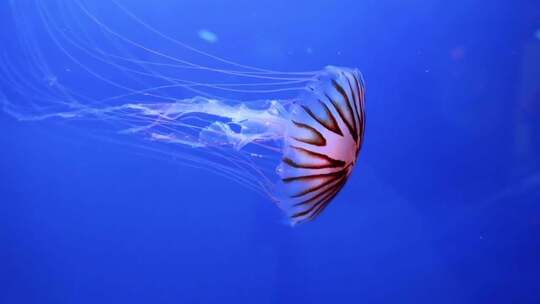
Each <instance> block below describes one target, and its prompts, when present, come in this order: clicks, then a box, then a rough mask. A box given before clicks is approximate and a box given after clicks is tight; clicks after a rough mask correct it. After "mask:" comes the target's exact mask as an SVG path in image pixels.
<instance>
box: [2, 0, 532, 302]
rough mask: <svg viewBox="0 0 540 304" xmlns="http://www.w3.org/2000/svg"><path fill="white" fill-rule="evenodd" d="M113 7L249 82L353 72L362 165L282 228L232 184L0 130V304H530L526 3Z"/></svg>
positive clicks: (238, 1)
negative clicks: (304, 218) (258, 75)
mask: <svg viewBox="0 0 540 304" xmlns="http://www.w3.org/2000/svg"><path fill="white" fill-rule="evenodd" d="M16 1H17V0H15V2H16ZM20 1H21V2H29V3H30V2H32V1H23V0H20ZM11 2H12V1H3V2H2V3H1V4H0V54H2V55H4V54H5V53H7V52H4V51H5V49H4V50H3V46H4V47H5V48H6V49H7V46H8V45H9V44H10V42H11V41H12V40H13V39H14V37H17V36H18V35H22V33H20V32H18V30H17V28H16V27H15V26H14V23H13V19H14V18H15V19H16V18H19V17H21V16H22V15H20V14H21V11H18V12H17V13H14V12H13V11H12V10H11V9H10V3H11ZM83 2H85V3H87V4H88V5H89V6H92V7H94V8H97V9H96V10H95V11H96V12H99V16H100V17H101V18H104V19H105V20H109V21H110V22H112V23H114V24H115V25H116V26H118V27H120V28H121V29H122V33H124V34H126V35H129V34H137V33H136V31H139V30H140V29H139V28H137V27H135V26H133V24H132V23H130V21H129V20H127V19H125V18H124V19H123V18H121V15H122V12H119V11H118V10H114V9H112V8H111V7H112V6H108V5H106V3H107V1H98V0H95V1H90V0H86V1H83ZM118 2H121V3H122V4H123V5H124V6H125V7H127V8H129V10H130V11H132V12H133V13H134V14H136V15H137V16H138V17H140V18H141V19H143V20H145V21H146V22H148V23H149V24H152V25H153V26H155V27H156V28H158V29H160V30H161V31H163V32H166V33H167V34H170V35H174V37H176V38H178V39H179V40H181V41H182V42H184V43H187V44H189V45H190V46H193V47H196V48H198V49H201V50H204V51H206V52H209V53H211V54H216V55H219V56H222V57H226V58H228V59H231V60H234V61H236V62H241V63H243V64H249V65H253V66H260V67H265V68H270V69H276V70H284V71H305V70H309V71H312V70H318V69H322V68H323V67H324V66H326V65H330V64H331V65H337V66H348V67H357V68H359V69H360V70H361V71H362V73H363V75H364V78H365V81H366V88H367V89H366V92H367V93H366V94H367V99H366V103H367V127H366V138H365V143H364V147H363V150H362V152H361V155H360V160H359V163H358V164H357V166H356V168H355V170H354V172H353V175H352V177H351V178H350V180H349V181H348V183H347V185H346V186H345V187H344V189H343V190H342V191H341V193H340V194H339V195H338V196H337V198H336V199H335V200H334V201H333V202H332V204H331V205H330V206H329V207H328V208H327V210H326V211H325V212H324V214H322V216H321V217H320V218H319V219H317V220H316V221H314V222H311V223H306V224H302V225H299V226H296V227H290V226H288V225H286V224H284V222H285V221H284V219H283V215H282V214H281V213H280V211H279V210H278V209H277V208H276V207H275V206H273V204H272V203H271V202H270V201H269V200H268V199H266V198H264V197H261V196H259V195H257V194H255V193H253V192H250V191H249V190H247V189H246V188H244V187H241V186H239V185H238V184H236V183H233V182H231V181H230V180H228V179H225V178H222V177H219V176H215V175H212V174H210V173H208V172H206V171H204V170H197V169H194V168H189V167H184V166H180V165H178V164H175V162H172V161H167V160H164V159H162V158H160V159H158V158H154V157H149V156H147V155H141V153H134V152H133V151H129V149H128V148H126V147H125V146H122V145H116V144H114V143H110V142H106V141H101V140H98V139H96V138H92V137H89V136H86V135H85V134H84V132H82V131H81V129H77V128H72V127H70V126H69V123H68V122H65V123H58V122H56V123H55V122H48V121H43V122H19V121H17V120H15V119H14V118H13V117H11V116H10V115H7V114H5V113H0V148H1V150H0V151H1V152H0V155H1V157H0V280H1V284H0V303H6V304H8V303H229V302H230V303H439V304H442V303H540V283H539V282H540V276H539V274H540V258H539V257H540V236H539V232H540V204H539V203H540V2H538V1H536V0H518V1H502V0H492V1H485V0H471V1H438V0H436V1H427V0H407V1H403V0H354V1H353V0H342V1H330V0H316V1H313V0H312V1H306V0H301V1H284V0H272V1H269V0H259V1H247V0H234V1H223V0H221V1H218V0H205V1H191V0H182V1H172V0H161V1H153V2H149V1H139V0H123V1H118ZM100 5H103V7H101V8H100ZM31 7H32V6H31V5H29V9H31ZM49 13H50V14H52V15H51V16H52V17H53V18H54V16H55V15H54V14H65V13H66V12H61V11H55V10H52V9H51V10H50V11H49ZM33 16H34V17H35V13H32V12H28V14H27V15H26V14H25V18H27V19H26V20H32V18H34V17H33ZM36 24H38V23H37V18H36ZM130 31H133V33H130ZM90 33H91V32H90ZM137 37H138V38H139V39H143V40H140V41H141V43H144V44H152V43H156V41H155V39H156V38H155V35H151V34H141V35H139V36H137ZM39 43H41V44H45V45H44V48H48V45H47V44H46V43H49V44H50V47H51V48H52V47H54V44H53V43H52V42H50V41H49V42H47V41H45V40H44V41H39ZM158 46H159V44H158ZM172 51H174V50H172ZM184 51H185V50H184ZM178 52H179V53H178V56H179V57H180V58H184V59H186V60H197V61H198V62H199V63H202V64H205V62H204V59H205V58H204V57H197V58H190V57H189V56H192V55H193V54H191V55H190V54H189V53H182V51H181V50H178ZM2 58H4V59H5V57H2ZM13 60H14V61H11V62H10V64H11V65H13V66H18V65H20V66H24V63H25V62H24V61H25V59H24V58H20V57H19V58H16V59H13ZM17 60H18V61H17ZM47 64H48V65H51V66H55V64H56V63H55V62H54V61H49V62H47ZM208 64H213V63H211V62H209V63H208ZM105 68H106V67H105ZM102 69H103V68H102ZM111 69H112V68H111ZM102 72H105V73H106V72H107V71H106V70H105V71H103V70H102ZM188 77H189V75H188ZM4 80H5V79H4ZM4 80H3V79H1V78H0V83H2V82H3V81H4ZM72 81H74V82H75V83H78V85H79V86H81V87H84V90H88V91H89V92H99V90H101V89H102V88H101V87H92V86H91V83H86V82H84V81H83V80H81V79H72ZM6 85H7V84H6V83H4V86H6ZM87 86H89V87H87ZM0 87H2V86H0ZM265 98H266V97H265ZM255 99H257V97H256V98H255ZM10 102H11V103H14V104H16V103H17V102H18V101H17V100H10Z"/></svg>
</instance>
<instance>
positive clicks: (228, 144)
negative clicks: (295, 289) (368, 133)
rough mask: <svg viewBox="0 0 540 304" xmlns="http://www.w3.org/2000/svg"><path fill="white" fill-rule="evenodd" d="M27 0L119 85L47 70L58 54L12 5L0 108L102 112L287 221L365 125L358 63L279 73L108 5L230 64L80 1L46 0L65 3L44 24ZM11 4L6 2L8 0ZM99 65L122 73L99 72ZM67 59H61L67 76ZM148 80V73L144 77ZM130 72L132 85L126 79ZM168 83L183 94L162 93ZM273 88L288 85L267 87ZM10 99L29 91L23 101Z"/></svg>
mask: <svg viewBox="0 0 540 304" xmlns="http://www.w3.org/2000/svg"><path fill="white" fill-rule="evenodd" d="M35 3H36V4H37V6H38V9H39V10H40V14H39V16H40V18H41V22H42V23H43V25H44V28H45V29H46V33H47V35H48V36H50V38H51V40H52V41H53V42H54V44H53V45H56V47H57V49H58V51H59V54H60V55H61V56H63V57H65V58H66V59H67V60H68V62H69V63H71V64H72V65H74V66H76V67H78V68H79V70H80V71H82V72H81V73H83V74H85V75H87V76H89V78H90V79H94V80H95V81H96V83H98V84H102V85H104V86H108V87H112V88H114V89H116V90H118V91H120V92H121V93H120V94H115V95H112V96H108V97H106V98H102V99H99V100H96V99H95V98H94V97H92V96H89V95H88V93H87V92H80V91H79V90H77V89H78V87H75V86H73V85H70V83H69V82H66V81H65V80H64V79H63V77H57V76H56V75H55V74H54V73H52V71H53V70H54V68H53V67H51V66H50V65H51V64H52V62H53V61H54V62H56V61H58V60H56V59H57V57H58V56H56V57H54V58H52V59H49V60H50V61H49V60H47V56H46V52H40V48H41V45H38V44H36V43H35V42H34V41H35V40H34V39H32V36H31V35H30V33H31V30H32V28H33V27H35V24H34V23H35V22H31V21H32V20H30V19H28V18H29V17H28V15H27V14H26V12H27V11H26V10H24V13H25V14H21V15H20V16H19V17H20V18H18V19H17V21H19V22H20V23H19V24H18V25H19V27H20V29H22V30H21V31H20V33H21V34H23V36H24V37H21V41H22V44H21V47H20V49H17V54H18V55H23V56H25V58H26V61H25V65H24V66H23V65H22V66H20V67H19V66H15V65H14V64H13V61H10V60H9V58H8V57H6V56H5V55H3V54H0V55H2V56H1V57H0V59H1V60H2V64H1V65H0V75H2V76H3V77H4V79H5V81H4V82H2V83H0V97H2V95H4V97H3V98H0V99H1V101H2V102H3V110H4V113H7V114H10V115H11V116H13V117H15V118H17V119H19V120H25V121H42V120H60V121H66V120H69V121H74V122H78V121H83V122H86V121H97V122H103V123H104V124H103V126H102V128H106V129H111V130H114V131H116V133H117V134H120V136H121V137H125V136H126V135H130V136H131V137H132V138H143V139H146V140H147V141H144V142H142V143H141V144H135V145H134V147H135V148H140V149H144V150H145V151H150V152H152V153H156V154H160V155H174V157H175V159H177V160H178V162H179V163H182V164H184V165H188V166H192V167H196V168H201V169H204V170H208V171H212V172H214V173H216V174H219V175H221V176H224V177H226V178H229V179H231V180H233V181H235V182H238V183H239V184H241V185H243V186H245V187H248V188H250V189H253V190H254V191H256V192H258V193H261V194H263V195H265V196H267V197H269V198H270V199H271V201H273V202H275V203H276V205H277V206H278V207H279V208H280V209H281V210H283V212H284V213H285V214H286V216H287V217H288V218H289V220H290V222H291V223H292V224H298V223H302V222H305V221H310V220H313V219H315V218H317V217H318V216H319V215H320V214H321V213H322V212H323V211H324V210H325V208H326V207H327V206H328V205H329V203H330V202H331V201H332V200H333V199H334V198H335V197H336V196H337V195H338V194H339V192H340V190H341V189H342V188H343V187H344V185H345V183H346V181H347V179H348V178H349V176H350V175H351V173H352V171H353V169H354V167H355V165H356V162H357V159H358V156H359V152H360V150H361V148H362V143H363V138H364V129H365V90H364V82H363V80H362V76H361V74H360V72H359V71H358V70H356V69H349V68H344V67H336V66H327V67H326V68H324V69H323V70H322V71H316V72H279V71H272V70H264V69H261V68H257V67H251V66H246V65H242V64H238V63H235V62H232V61H230V60H225V59H223V58H220V57H217V56H214V55H210V54H207V53H204V52H202V51H200V50H197V49H195V48H193V47H191V46H189V45H186V44H184V43H182V42H179V41H177V40H174V39H172V38H170V37H169V36H167V35H165V34H164V33H162V32H159V31H157V30H156V29H154V28H152V27H150V25H148V24H146V23H144V22H143V21H142V20H140V19H138V17H136V16H134V15H133V14H132V13H131V12H129V11H128V10H127V9H126V8H124V7H120V9H121V11H122V12H124V13H126V15H127V16H128V17H129V18H130V19H132V20H134V21H135V23H136V24H138V25H140V26H142V28H143V29H145V30H147V31H149V32H150V33H152V34H155V35H157V37H158V38H161V39H164V40H165V41H168V42H171V43H173V45H175V46H178V47H180V48H184V49H187V50H188V51H190V52H195V53H197V54H198V55H202V56H203V57H204V58H207V59H209V60H213V61H217V62H219V63H220V64H224V65H226V66H230V67H231V68H222V67H220V68H215V67H212V66H204V65H201V64H196V63H193V62H189V61H186V60H184V59H180V58H176V57H174V56H172V55H170V54H166V53H164V52H163V51H161V50H158V49H153V48H150V47H148V46H145V45H143V44H142V43H140V42H137V41H135V40H133V39H131V38H127V37H125V36H124V35H122V34H121V33H119V32H117V31H115V30H114V29H112V28H110V27H109V26H108V25H107V24H105V23H103V22H102V21H101V20H100V19H99V18H98V17H97V16H95V15H94V14H93V13H92V12H91V11H90V10H89V9H88V7H86V6H85V5H83V4H82V3H81V2H80V1H75V2H69V1H68V2H62V1H57V2H56V1H52V3H54V5H55V7H56V8H58V7H59V8H66V7H67V8H69V11H70V14H68V15H65V16H64V18H66V19H65V20H63V21H62V22H63V23H62V24H58V23H56V22H58V21H56V20H54V18H52V17H53V15H51V14H50V11H48V10H47V5H48V3H50V2H42V1H35ZM113 3H115V2H114V1H113ZM11 5H12V6H13V8H14V9H15V10H16V9H17V8H18V5H19V2H16V1H13V2H11ZM25 8H26V7H25ZM66 11H67V10H66ZM77 12H78V13H80V14H81V16H78V17H79V18H83V17H85V18H87V19H88V21H90V23H91V24H94V25H95V26H96V27H97V28H99V29H100V32H103V33H105V34H106V35H105V37H107V39H114V41H112V42H113V44H114V45H121V46H122V47H123V48H124V49H134V50H137V51H139V52H142V53H143V54H147V55H151V57H152V58H154V61H151V60H142V59H140V58H138V57H134V56H127V55H124V53H129V52H124V53H122V52H118V53H115V52H113V50H110V51H109V50H107V49H106V48H105V47H103V45H94V44H95V40H96V38H95V37H92V39H91V40H90V39H85V37H87V35H77V31H76V30H75V28H72V27H70V21H71V19H69V18H70V17H71V16H73V14H74V13H77ZM51 18H52V19H51ZM29 25H32V26H31V27H30V26H29ZM66 29H70V30H66ZM47 51H50V49H47ZM96 65H100V67H101V69H100V68H98V67H96ZM103 67H106V68H107V72H109V70H110V71H115V72H119V73H118V75H120V76H122V77H124V76H125V78H129V79H130V81H124V78H122V77H120V78H114V77H113V76H112V75H116V74H114V73H113V74H109V73H103ZM159 67H167V70H158V68H159ZM75 70H76V69H74V68H70V71H69V73H70V76H71V75H73V74H75ZM177 70H182V71H186V70H187V71H198V72H201V71H202V72H208V73H210V74H212V75H217V76H220V75H225V76H227V77H229V76H234V77H238V78H241V79H247V80H249V81H250V82H236V83H223V82H221V83H212V82H204V83H203V82H197V81H193V80H190V79H180V78H179V77H178V76H177V75H174V74H169V73H168V71H173V72H174V71H177ZM42 76H47V77H42ZM43 79H49V80H48V81H42V80H43ZM50 79H54V81H51V80H50ZM132 80H134V81H132ZM148 81H150V82H152V83H155V84H153V85H147V82H148ZM134 83H138V84H140V86H139V87H133V84H134ZM83 84H84V83H83ZM80 85H81V84H77V86H80ZM89 87H93V85H92V84H89ZM179 88H180V89H183V90H185V91H190V92H192V93H193V94H191V96H194V97H188V98H178V97H177V96H175V94H173V93H170V94H169V93H163V92H165V90H167V89H179ZM210 92H211V93H210ZM215 92H218V94H216V93H215ZM219 92H238V93H242V94H248V95H250V96H264V97H265V98H254V99H253V101H249V100H246V101H239V100H238V99H235V100H233V99H229V98H223V97H220V95H219ZM283 92H285V93H294V95H292V96H291V97H288V98H285V97H282V95H279V96H277V95H276V97H268V96H269V95H272V94H278V93H280V94H281V93H283ZM85 93H86V94H85ZM22 100H30V102H29V103H28V104H27V105H24V104H23V103H22ZM15 101H17V102H15ZM100 128H101V126H100Z"/></svg>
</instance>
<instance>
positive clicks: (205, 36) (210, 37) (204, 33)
mask: <svg viewBox="0 0 540 304" xmlns="http://www.w3.org/2000/svg"><path fill="white" fill-rule="evenodd" d="M199 38H201V39H202V40H204V41H206V42H209V43H216V42H217V41H218V37H217V35H216V34H215V33H214V32H211V31H209V30H204V29H203V30H199Z"/></svg>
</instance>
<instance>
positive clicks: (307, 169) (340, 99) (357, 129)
mask: <svg viewBox="0 0 540 304" xmlns="http://www.w3.org/2000/svg"><path fill="white" fill-rule="evenodd" d="M364 97H365V95H364V84H363V81H362V77H361V75H360V73H359V72H358V71H357V70H352V69H348V68H338V67H334V66H328V67H326V68H325V70H323V71H322V72H321V73H320V74H319V75H318V77H317V81H316V82H314V83H312V84H310V85H308V87H307V89H306V92H305V93H304V94H303V95H302V96H301V97H300V98H299V99H298V101H297V102H295V103H294V104H293V106H292V109H291V111H290V119H289V121H288V122H287V129H286V133H285V136H284V143H283V145H284V147H283V159H282V162H281V164H280V165H279V168H278V172H279V175H280V177H281V182H282V184H283V187H282V189H283V192H284V193H286V195H287V196H288V197H287V198H285V199H283V200H282V201H281V202H280V203H279V205H280V206H282V209H283V210H284V211H285V212H286V214H287V215H288V216H289V217H290V218H291V221H292V222H293V223H298V222H302V221H305V220H312V219H314V218H316V217H317V216H318V215H319V214H320V213H321V212H322V211H323V210H324V209H325V208H326V206H327V205H328V204H329V203H330V201H332V199H333V198H334V197H335V196H336V195H337V194H338V193H339V191H340V190H341V188H342V187H343V186H344V185H345V183H346V181H347V179H348V177H349V175H350V174H351V172H352V170H353V168H354V167H355V164H356V161H357V158H358V155H359V152H360V149H361V148H362V143H363V139H364V129H365V103H364V100H365V99H364Z"/></svg>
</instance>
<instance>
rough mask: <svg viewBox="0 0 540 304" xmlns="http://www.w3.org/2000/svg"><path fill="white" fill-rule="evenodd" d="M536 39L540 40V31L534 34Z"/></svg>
mask: <svg viewBox="0 0 540 304" xmlns="http://www.w3.org/2000/svg"><path fill="white" fill-rule="evenodd" d="M534 37H535V38H536V39H538V40H540V29H538V30H536V32H535V33H534Z"/></svg>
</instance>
